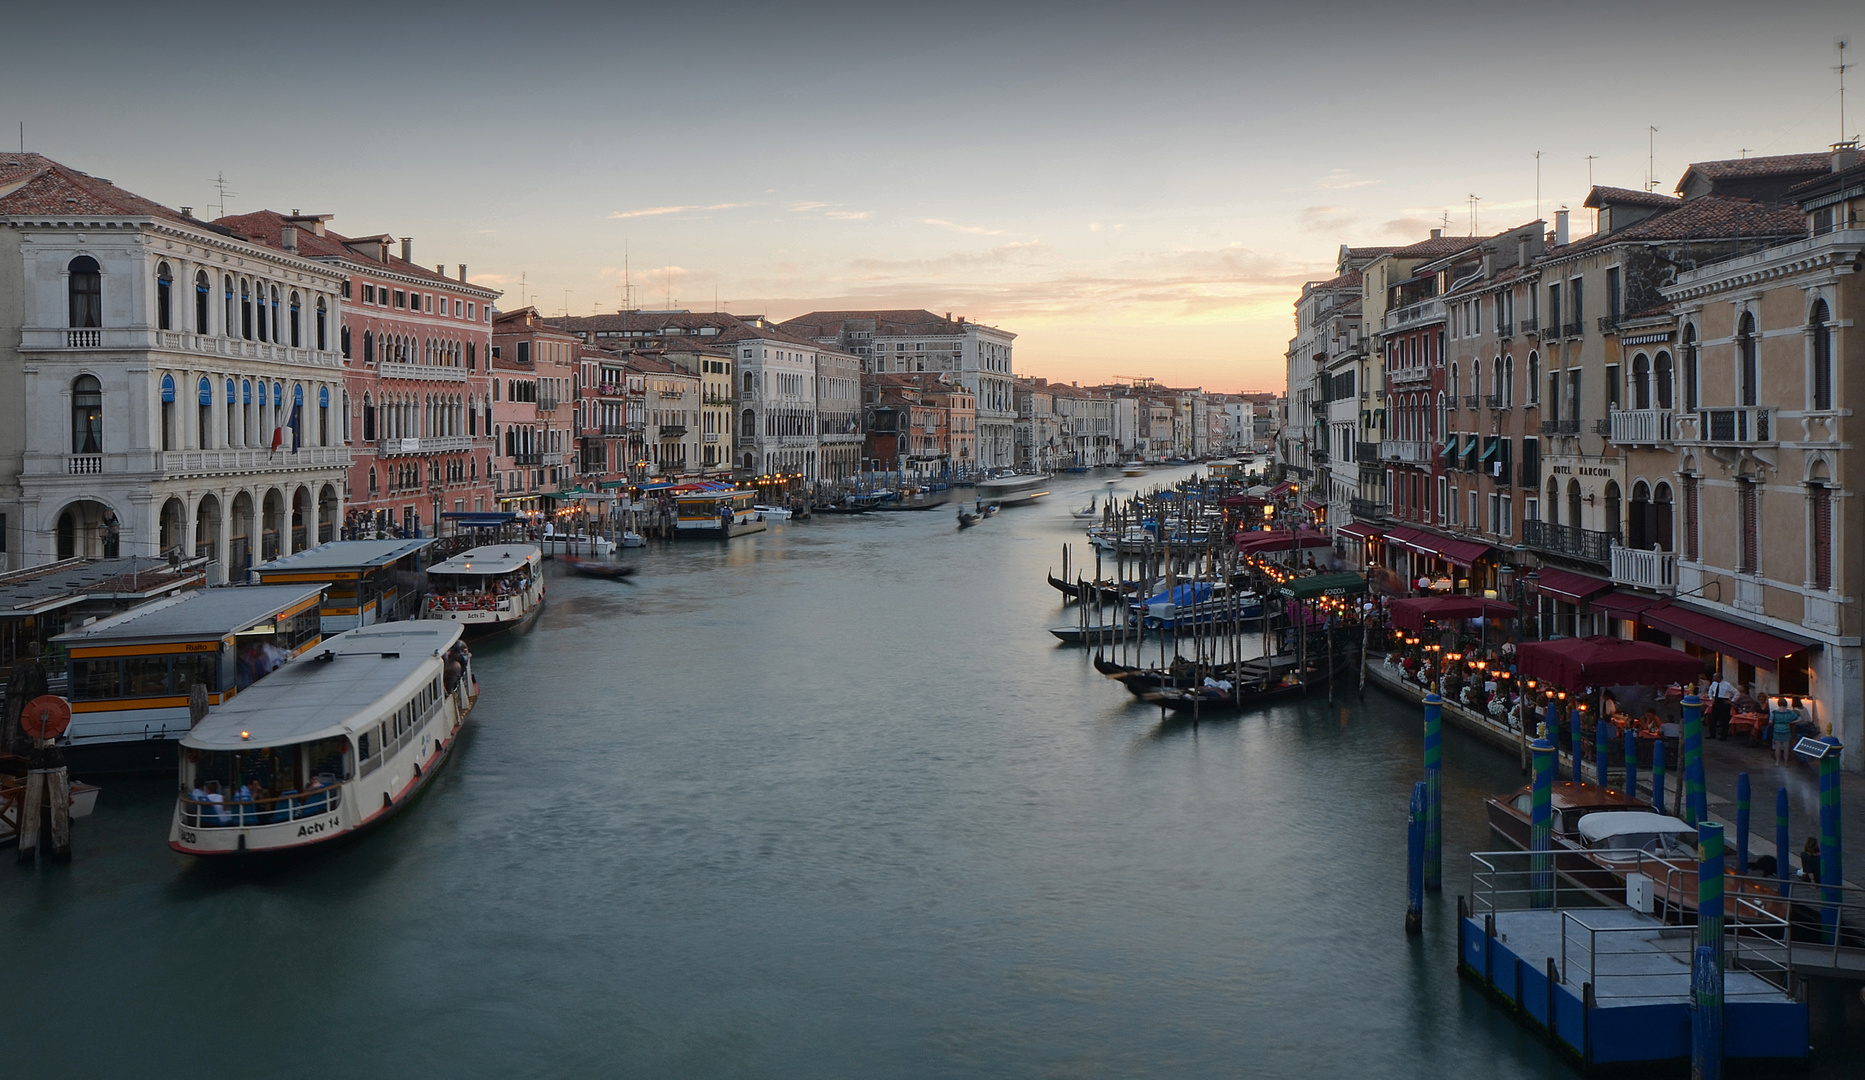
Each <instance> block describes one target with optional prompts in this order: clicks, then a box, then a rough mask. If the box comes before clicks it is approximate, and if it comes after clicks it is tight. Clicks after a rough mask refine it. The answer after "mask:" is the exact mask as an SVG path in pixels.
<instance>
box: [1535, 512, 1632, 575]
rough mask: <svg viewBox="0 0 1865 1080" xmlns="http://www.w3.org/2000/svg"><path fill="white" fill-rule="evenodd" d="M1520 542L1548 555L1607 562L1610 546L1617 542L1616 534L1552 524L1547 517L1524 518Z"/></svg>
mask: <svg viewBox="0 0 1865 1080" xmlns="http://www.w3.org/2000/svg"><path fill="white" fill-rule="evenodd" d="M1522 542H1523V543H1525V544H1527V545H1528V546H1529V547H1531V548H1534V549H1535V550H1536V551H1542V552H1546V553H1548V554H1550V555H1564V556H1566V557H1568V558H1570V559H1580V560H1583V561H1585V562H1590V563H1597V564H1598V565H1600V566H1610V565H1611V564H1612V548H1613V545H1614V544H1616V543H1618V542H1619V534H1618V533H1616V532H1614V533H1608V532H1599V531H1597V530H1594V529H1582V528H1578V527H1576V526H1573V525H1556V524H1553V523H1552V522H1547V521H1524V522H1523V523H1522Z"/></svg>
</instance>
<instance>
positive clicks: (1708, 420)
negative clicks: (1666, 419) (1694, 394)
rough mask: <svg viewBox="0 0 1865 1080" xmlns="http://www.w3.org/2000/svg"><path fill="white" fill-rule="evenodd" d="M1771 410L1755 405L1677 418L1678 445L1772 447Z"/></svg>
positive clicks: (1772, 425)
mask: <svg viewBox="0 0 1865 1080" xmlns="http://www.w3.org/2000/svg"><path fill="white" fill-rule="evenodd" d="M1774 419H1775V418H1774V410H1772V409H1769V408H1763V407H1758V406H1754V405H1745V406H1738V407H1736V408H1730V409H1698V410H1697V411H1696V412H1694V413H1680V414H1678V418H1677V422H1676V431H1677V441H1678V442H1679V443H1692V444H1696V445H1708V446H1772V445H1774V443H1775V440H1776V434H1775V424H1774Z"/></svg>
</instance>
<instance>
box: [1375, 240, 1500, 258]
mask: <svg viewBox="0 0 1865 1080" xmlns="http://www.w3.org/2000/svg"><path fill="white" fill-rule="evenodd" d="M1483 239H1484V238H1483V237H1481V236H1440V237H1438V238H1437V239H1435V240H1420V241H1419V242H1418V243H1416V244H1408V245H1406V246H1405V247H1401V248H1394V249H1393V251H1392V254H1393V255H1394V256H1396V257H1398V258H1401V259H1441V258H1443V257H1444V256H1446V255H1455V254H1457V253H1458V252H1460V251H1468V250H1470V249H1471V248H1473V247H1475V246H1477V245H1478V244H1480V243H1482V242H1483Z"/></svg>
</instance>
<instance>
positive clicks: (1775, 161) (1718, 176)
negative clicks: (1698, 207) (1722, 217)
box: [1677, 153, 1832, 191]
mask: <svg viewBox="0 0 1865 1080" xmlns="http://www.w3.org/2000/svg"><path fill="white" fill-rule="evenodd" d="M1831 168H1832V157H1831V155H1829V154H1824V153H1820V154H1777V155H1775V156H1774V157H1752V158H1729V159H1726V160H1723V161H1696V162H1692V163H1691V165H1690V167H1689V168H1688V169H1686V170H1685V171H1684V176H1685V177H1686V178H1688V177H1689V175H1690V174H1691V173H1696V174H1698V175H1699V176H1702V177H1703V178H1705V179H1707V180H1723V179H1728V178H1736V177H1740V178H1752V177H1759V176H1792V175H1794V174H1795V173H1803V172H1820V171H1823V170H1827V169H1831ZM1683 186H1684V181H1683V180H1679V181H1678V182H1677V187H1678V190H1680V191H1681V190H1682V189H1683Z"/></svg>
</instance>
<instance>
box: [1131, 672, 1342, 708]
mask: <svg viewBox="0 0 1865 1080" xmlns="http://www.w3.org/2000/svg"><path fill="white" fill-rule="evenodd" d="M1351 666H1352V665H1351V664H1337V665H1335V668H1334V674H1335V675H1345V674H1346V672H1347V671H1348V670H1349V669H1350V668H1351ZM1327 680H1328V670H1327V668H1326V667H1321V668H1319V669H1315V668H1311V669H1309V679H1308V682H1307V684H1306V685H1304V684H1302V683H1300V682H1276V683H1272V684H1268V685H1263V684H1255V683H1246V684H1244V685H1243V686H1240V687H1234V688H1232V689H1231V690H1228V691H1225V690H1219V689H1216V688H1213V687H1208V686H1198V687H1161V688H1160V689H1158V690H1153V691H1149V692H1147V693H1138V694H1136V696H1137V697H1139V698H1140V700H1142V701H1148V702H1151V703H1153V704H1155V705H1162V706H1164V707H1165V708H1166V710H1167V711H1168V712H1172V713H1179V714H1188V713H1191V712H1192V711H1193V709H1194V707H1195V708H1196V710H1197V712H1198V714H1199V715H1201V716H1213V715H1222V714H1224V713H1236V712H1242V711H1243V710H1245V709H1251V708H1255V707H1256V706H1259V705H1267V704H1269V703H1270V702H1272V701H1281V700H1283V699H1285V698H1293V697H1300V696H1301V695H1303V694H1304V693H1307V692H1308V691H1309V690H1313V689H1315V688H1316V687H1321V686H1326V685H1327Z"/></svg>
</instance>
